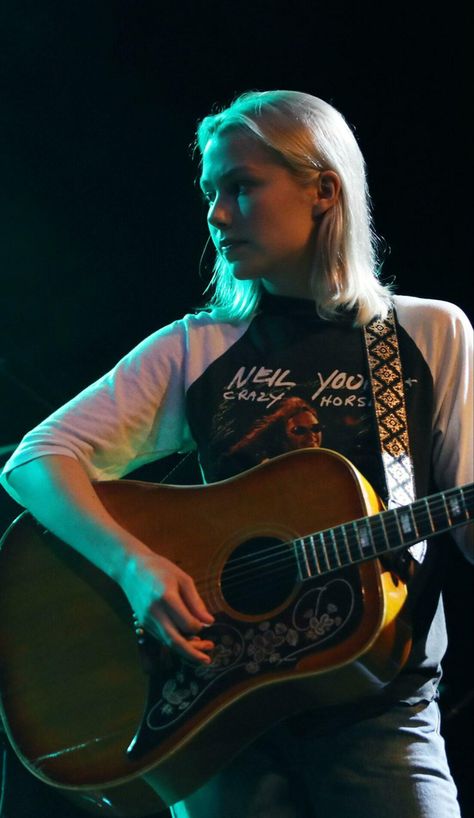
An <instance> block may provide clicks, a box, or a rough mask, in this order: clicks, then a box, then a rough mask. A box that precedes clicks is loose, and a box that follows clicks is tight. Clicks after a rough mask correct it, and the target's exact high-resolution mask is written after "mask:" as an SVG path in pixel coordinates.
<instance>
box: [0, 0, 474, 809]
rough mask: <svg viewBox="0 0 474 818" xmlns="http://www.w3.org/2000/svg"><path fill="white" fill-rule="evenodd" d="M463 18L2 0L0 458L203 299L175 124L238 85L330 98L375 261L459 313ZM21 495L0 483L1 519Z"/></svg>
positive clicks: (375, 8)
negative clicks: (365, 184)
mask: <svg viewBox="0 0 474 818" xmlns="http://www.w3.org/2000/svg"><path fill="white" fill-rule="evenodd" d="M466 5H467V4H466ZM466 13H467V12H466ZM467 37H468V24H467V18H465V17H464V15H463V13H462V7H461V6H458V5H456V4H455V3H450V4H449V6H446V5H444V6H442V7H441V8H439V9H436V8H434V7H432V6H429V5H428V4H427V5H426V6H424V5H421V4H416V5H415V6H412V5H408V4H407V5H397V6H396V7H395V6H388V5H384V6H383V7H381V4H380V5H379V4H377V3H373V4H370V3H368V2H365V3H342V2H333V3H332V4H330V5H329V4H328V3H326V2H324V3H319V2H301V1H300V0H292V2H283V3H281V4H279V5H277V4H276V3H275V2H269V0H267V1H266V2H254V3H245V2H244V3H238V2H229V0H219V2H216V0H208V2H202V1H201V2H198V1H197V2H189V1H187V0H184V2H180V3H179V4H178V5H176V7H174V8H172V7H170V6H169V5H163V4H162V3H160V2H156V1H155V2H153V0H144V1H143V2H140V0H129V2H125V0H115V1H114V0H97V2H75V3H72V2H67V1H66V2H64V0H63V2H57V1H56V0H42V2H36V3H33V2H30V3H24V2H21V0H17V2H10V3H8V2H7V3H2V4H1V6H0V38H1V40H0V66H1V70H2V95H1V102H0V117H1V126H0V162H1V168H0V171H1V173H0V180H1V182H0V213H1V218H0V271H1V276H2V287H1V291H0V292H1V310H2V311H1V319H2V320H1V323H0V336H1V341H0V394H1V401H0V421H1V423H0V452H1V455H2V460H0V463H1V462H3V461H4V460H5V459H6V456H7V452H8V450H9V449H10V447H11V446H13V445H14V444H15V443H16V442H17V441H18V440H19V439H20V438H21V436H22V435H23V433H24V432H25V431H26V430H27V429H29V428H30V427H31V426H32V425H34V424H35V423H36V422H38V421H39V420H40V419H41V418H42V417H43V416H44V415H45V414H47V413H48V412H49V411H50V410H52V409H54V408H55V407H57V406H58V405H60V404H61V403H63V402H64V401H65V400H66V399H67V398H69V397H71V396H72V395H74V394H75V393H76V392H77V391H78V390H79V389H80V388H82V387H83V386H85V385H86V384H88V383H89V382H90V381H91V380H93V379H95V378H96V377H97V376H99V375H100V374H102V373H103V372H104V371H105V370H106V369H108V368H110V366H112V364H113V363H115V361H116V360H117V359H118V357H120V356H121V355H122V354H123V353H125V352H126V351H127V350H128V349H129V348H130V347H131V346H132V345H134V344H135V343H137V342H138V341H139V340H141V339H142V338H143V337H144V336H145V335H147V334H148V333H150V332H152V331H153V330H154V329H156V328H157V327H159V326H161V325H163V324H165V323H167V322H169V321H170V320H172V319H174V318H176V317H179V316H180V315H182V313H183V312H185V311H188V310H190V309H192V308H193V307H194V306H195V305H196V304H198V303H199V301H200V298H201V292H202V289H203V287H204V284H205V280H204V281H203V280H202V279H200V278H199V274H198V266H199V264H198V262H199V257H200V255H201V252H202V248H203V245H204V242H205V239H206V228H205V223H204V212H203V209H202V205H201V202H200V198H199V196H198V194H197V191H196V186H195V184H194V180H195V177H196V175H197V172H198V169H197V164H196V162H195V161H194V160H193V159H192V155H191V150H190V144H191V142H192V140H193V136H194V130H195V126H196V122H197V120H198V119H199V118H201V117H203V116H204V115H206V114H207V113H208V112H209V110H210V109H211V107H212V106H213V105H214V104H215V103H217V104H225V103H228V102H229V101H230V100H231V99H232V98H233V97H234V96H235V95H236V94H238V93H240V92H242V91H244V90H248V89H251V88H254V89H259V90H263V89H268V88H293V89H297V90H303V91H306V92H309V93H313V94H316V95H318V96H321V97H323V98H325V99H326V100H328V101H329V102H331V103H332V104H334V105H335V106H336V107H337V108H338V109H339V110H341V111H342V112H343V113H344V115H345V116H346V118H347V119H348V121H349V122H350V123H351V124H352V125H353V127H354V128H355V132H356V135H357V138H358V140H359V143H360V145H361V148H362V151H363V153H364V155H365V158H366V160H367V164H368V169H369V184H370V189H371V193H372V198H373V203H374V209H375V223H376V228H377V232H378V233H379V235H381V236H383V238H384V240H385V244H386V248H387V250H386V259H385V265H384V273H385V275H386V276H387V277H389V278H391V277H395V278H396V280H397V282H398V291H399V292H404V293H409V294H412V295H424V296H429V297H434V298H441V299H445V300H449V301H454V302H456V303H457V304H459V305H460V306H461V307H463V308H464V309H465V311H466V312H467V313H468V314H469V315H470V317H471V319H472V302H471V300H470V292H471V288H470V287H469V286H468V284H467V271H468V270H470V264H471V258H470V248H471V242H472V229H471V225H470V222H468V219H470V216H471V213H470V211H469V208H468V207H467V205H468V201H469V202H470V200H471V198H472V197H471V192H470V190H469V185H470V182H471V177H470V174H469V173H468V168H469V166H470V162H469V158H470V154H469V150H470V148H469V147H468V137H469V136H470V126H468V119H469V117H468V111H467V106H466V96H467V83H466V80H465V77H466V74H467V72H468V69H469V67H470V66H468V58H467V53H468V48H467ZM167 465H168V464H164V465H163V466H159V467H158V466H157V467H156V477H157V479H159V478H160V477H161V476H162V470H163V468H164V467H165V466H166V467H167ZM17 512H18V508H17V507H16V506H15V504H14V503H13V502H11V501H10V500H9V498H8V497H6V495H4V494H3V493H2V495H1V497H0V524H1V527H2V529H3V528H5V527H6V525H7V524H8V522H9V521H10V520H11V519H12V518H13V517H14V516H15V514H16V513H17ZM450 565H451V567H450V569H449V571H448V573H447V576H446V582H445V586H446V587H445V597H446V605H447V613H448V623H449V630H450V639H451V642H450V648H449V652H448V655H447V657H446V663H445V680H444V684H443V688H442V698H441V704H442V708H443V712H444V717H445V727H444V732H445V735H446V739H447V742H448V751H449V755H450V760H451V764H452V768H453V772H454V774H455V777H456V779H457V782H458V786H459V788H460V794H461V800H462V802H463V807H464V815H465V818H468V815H470V814H471V810H472V796H471V791H470V787H471V769H470V768H471V763H470V759H471V758H472V749H473V748H472V738H471V733H472V729H471V728H472V710H473V703H472V647H471V638H470V628H471V619H472V613H473V606H472V590H473V572H472V569H471V568H470V567H469V566H468V565H467V563H465V562H464V561H463V560H462V559H461V558H460V557H459V555H458V554H457V552H456V551H455V549H453V551H452V558H451V561H450ZM13 765H14V762H12V765H11V781H10V782H8V781H7V784H8V789H9V793H8V798H7V804H8V810H9V811H8V813H7V815H8V818H17V816H18V817H19V816H21V818H23V815H25V816H26V815H27V814H28V815H38V816H39V815H40V813H41V815H42V814H43V813H42V812H41V809H42V807H41V804H42V803H43V800H42V799H43V798H45V797H46V796H43V794H42V792H41V791H37V789H36V786H35V787H34V788H33V789H32V790H31V795H30V794H29V790H28V783H27V782H28V780H29V777H27V779H24V777H23V774H22V773H21V772H20V771H19V770H17V769H16V768H14V767H13ZM15 788H16V792H15ZM28 799H30V801H31V799H33V802H34V804H35V806H34V807H31V805H30V806H28V804H27V802H28ZM33 802H32V803H33ZM22 804H23V806H22ZM44 809H46V808H44ZM54 809H57V810H58V812H57V814H58V815H60V816H66V815H68V813H67V810H66V807H63V806H61V807H59V806H58V807H57V808H56V807H54V806H53V807H51V806H49V807H48V815H52V814H53V813H52V812H51V810H54ZM22 810H26V811H25V812H22ZM402 818H405V816H403V817H402ZM406 818H409V816H406Z"/></svg>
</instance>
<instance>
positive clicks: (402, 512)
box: [393, 506, 421, 545]
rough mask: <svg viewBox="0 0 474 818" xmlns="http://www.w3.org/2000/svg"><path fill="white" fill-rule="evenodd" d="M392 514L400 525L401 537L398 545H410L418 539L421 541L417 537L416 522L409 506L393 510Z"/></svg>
mask: <svg viewBox="0 0 474 818" xmlns="http://www.w3.org/2000/svg"><path fill="white" fill-rule="evenodd" d="M393 512H394V513H395V514H396V515H397V519H398V521H399V523H400V530H401V535H402V541H401V543H400V545H411V544H412V543H414V542H416V541H417V540H418V539H421V537H419V535H418V530H417V527H416V521H415V518H414V516H413V512H412V510H411V508H410V506H402V508H397V509H393Z"/></svg>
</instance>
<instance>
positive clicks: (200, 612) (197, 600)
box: [180, 575, 214, 626]
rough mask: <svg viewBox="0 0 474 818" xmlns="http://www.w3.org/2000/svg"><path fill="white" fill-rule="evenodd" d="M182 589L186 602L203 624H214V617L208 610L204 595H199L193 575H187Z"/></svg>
mask: <svg viewBox="0 0 474 818" xmlns="http://www.w3.org/2000/svg"><path fill="white" fill-rule="evenodd" d="M180 590H181V594H182V597H183V600H184V603H185V604H186V605H187V606H188V608H189V610H190V611H191V613H193V614H194V616H196V617H197V618H198V619H199V621H200V622H201V626H204V625H212V623H213V622H214V617H213V615H212V614H211V613H210V611H208V610H207V608H206V606H205V604H204V601H203V599H202V597H200V596H199V594H198V591H197V588H196V585H195V583H194V580H193V579H192V577H190V576H188V575H185V576H184V577H183V579H182V581H181V583H180Z"/></svg>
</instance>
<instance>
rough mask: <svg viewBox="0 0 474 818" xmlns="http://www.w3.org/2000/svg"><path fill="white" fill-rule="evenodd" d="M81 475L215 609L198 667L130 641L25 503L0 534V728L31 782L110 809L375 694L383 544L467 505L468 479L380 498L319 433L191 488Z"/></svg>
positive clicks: (88, 568)
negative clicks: (208, 644) (302, 720)
mask: <svg viewBox="0 0 474 818" xmlns="http://www.w3.org/2000/svg"><path fill="white" fill-rule="evenodd" d="M95 490H96V492H97V494H98V495H99V497H100V499H101V500H102V502H103V503H104V505H105V506H106V507H107V509H108V510H109V511H110V513H111V514H112V516H113V517H114V518H115V519H116V520H117V521H118V522H119V523H120V524H121V525H122V526H123V527H124V528H125V529H127V530H129V531H130V532H132V533H133V534H134V535H135V536H137V537H139V538H140V539H141V540H142V541H143V542H145V543H146V544H147V545H148V546H150V548H151V549H153V550H154V551H156V552H157V553H160V554H163V555H165V556H166V557H168V558H169V559H171V560H173V561H174V562H176V563H177V564H178V565H179V566H180V567H181V568H183V569H184V570H185V571H186V572H187V573H189V574H191V576H193V578H194V579H195V581H196V584H197V587H198V589H199V591H200V593H201V595H202V597H203V599H204V601H205V603H206V605H207V606H208V608H209V610H210V611H211V612H212V613H213V615H214V616H215V624H214V625H213V626H212V627H211V628H210V629H209V632H208V633H209V638H211V639H213V641H214V642H215V645H216V647H215V650H214V652H213V654H212V663H211V664H210V665H206V666H201V665H199V666H198V665H195V664H191V663H189V662H186V661H184V660H183V659H181V658H180V657H178V656H177V655H176V654H174V653H172V652H170V651H169V650H167V649H166V648H165V647H163V646H162V645H161V644H159V643H158V642H156V641H155V640H154V639H152V638H151V637H146V636H145V638H139V636H137V632H136V622H135V621H134V616H133V611H132V610H131V608H130V606H129V604H128V602H127V600H126V599H125V596H124V595H123V593H122V591H121V590H120V589H119V588H118V586H117V585H116V584H114V582H112V581H111V580H110V579H109V578H108V577H106V576H105V575H104V574H102V572H100V571H99V570H98V569H96V568H94V567H93V566H92V565H91V564H90V563H89V562H87V561H86V560H85V559H83V558H82V557H81V556H79V555H78V554H77V553H76V552H75V551H74V550H73V549H72V548H70V547H69V546H67V545H66V544H64V543H63V542H61V541H60V540H58V539H57V538H56V537H54V536H53V535H52V534H51V533H49V532H48V531H45V530H44V528H43V527H42V526H41V525H40V524H39V523H38V522H37V521H36V520H35V519H33V517H32V516H31V515H30V514H29V513H27V512H24V513H23V514H21V515H20V517H18V519H17V520H16V521H15V522H14V523H13V524H12V525H11V526H10V528H9V529H8V531H7V532H6V534H5V535H4V537H3V540H2V543H1V551H0V622H1V628H0V656H1V659H0V661H1V665H0V691H1V712H2V719H3V722H4V727H5V730H6V732H7V734H8V737H9V740H10V742H11V744H12V746H13V748H14V750H15V752H16V753H17V755H18V756H19V758H20V759H21V760H22V761H23V763H24V764H25V766H26V767H27V768H28V769H29V770H30V771H31V772H32V773H33V774H35V775H36V776H38V777H39V778H40V779H41V780H42V781H43V782H46V783H47V784H50V785H52V786H54V787H57V788H59V789H60V790H61V791H62V792H63V793H64V794H66V795H68V796H69V797H71V798H73V799H75V800H76V801H77V802H78V803H79V804H81V805H82V806H83V808H84V809H86V810H88V811H90V812H92V813H95V814H97V815H114V816H142V815H149V814H150V813H152V812H157V811H159V810H160V809H166V808H167V806H168V805H170V804H172V803H174V802H175V801H177V800H180V799H182V798H183V797H185V796H186V795H187V794H189V793H190V792H191V791H192V790H194V789H195V788H197V787H199V786H200V785H202V784H203V783H204V782H205V781H206V779H207V778H209V777H210V776H211V775H212V774H214V773H215V772H216V771H217V770H218V769H219V768H221V767H222V766H223V765H224V764H225V763H226V762H228V761H229V760H230V759H231V758H232V757H233V756H234V755H235V754H236V753H237V752H238V751H239V750H241V749H242V748H243V747H245V745H246V744H248V743H250V742H251V741H252V740H253V739H254V738H255V737H256V736H258V735H259V734H261V733H262V732H263V731H264V730H266V729H267V728H268V727H270V726H271V725H272V724H274V723H275V722H277V721H278V720H280V719H283V718H286V717H289V716H291V715H292V714H295V713H297V712H301V711H305V710H308V709H312V708H313V709H314V708H319V707H327V706H331V705H335V704H339V703H344V702H351V701H357V700H359V699H363V698H364V697H366V696H369V695H376V694H377V692H379V691H381V690H382V689H383V688H384V687H385V686H386V685H387V684H388V683H389V682H390V681H391V680H392V679H393V678H394V677H395V676H396V675H397V674H398V673H399V671H400V669H401V668H402V667H403V665H404V663H405V662H406V659H407V657H408V654H409V651H410V645H411V631H410V624H409V613H408V607H409V606H408V604H407V599H408V594H407V585H406V583H405V582H404V581H403V579H402V578H401V576H399V575H398V574H397V572H396V571H395V569H394V567H393V566H394V565H395V564H396V561H395V560H394V559H393V558H390V555H392V554H396V553H397V552H399V551H400V549H406V548H407V547H408V546H410V545H412V544H414V543H416V542H418V541H420V540H424V539H426V538H428V537H431V536H433V535H435V534H438V533H441V532H443V531H447V530H449V529H451V528H454V527H456V526H459V525H464V524H466V523H467V522H469V521H470V520H472V517H473V507H474V488H473V484H470V485H468V486H464V487H461V488H454V489H450V490H448V491H444V492H440V493H438V494H435V495H433V496H431V497H428V498H425V499H422V500H417V501H416V502H414V503H412V504H411V505H409V506H404V507H401V508H397V509H390V510H384V509H383V506H382V504H381V502H380V500H379V499H378V497H377V495H376V494H375V492H374V491H373V489H372V488H371V486H370V485H369V483H368V482H367V481H366V480H365V479H364V478H363V477H362V475H361V474H360V473H359V472H358V471H357V470H356V469H355V468H354V466H352V465H351V463H350V462H349V461H348V460H346V459H345V458H344V457H342V456H341V455H338V454H336V453H335V452H331V451H329V450H325V449H311V450H310V449H305V450H301V451H298V452H291V453H289V454H285V455H281V456H280V457H277V458H275V459H273V460H271V461H269V462H267V463H265V464H262V465H260V466H257V467H255V468H253V469H251V470H250V471H248V472H245V473H243V474H241V475H239V476H237V477H235V478H231V479H229V480H225V481H222V482H220V483H215V484H211V485H208V486H190V487H182V486H171V485H161V484H159V485H155V484H151V483H144V482H138V481H134V480H117V481H111V482H103V483H96V484H95ZM387 558H388V559H387Z"/></svg>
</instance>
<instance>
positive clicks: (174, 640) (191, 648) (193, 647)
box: [149, 613, 215, 664]
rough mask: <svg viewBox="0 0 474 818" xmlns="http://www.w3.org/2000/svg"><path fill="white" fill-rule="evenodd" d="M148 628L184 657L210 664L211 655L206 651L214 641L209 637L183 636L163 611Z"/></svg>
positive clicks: (212, 645) (210, 648)
mask: <svg viewBox="0 0 474 818" xmlns="http://www.w3.org/2000/svg"><path fill="white" fill-rule="evenodd" d="M149 630H150V631H151V632H152V633H154V634H155V635H156V636H157V638H158V639H160V641H162V642H163V644H165V645H166V646H167V647H169V648H170V649H171V650H174V651H176V652H177V653H178V654H180V655H181V656H182V657H183V658H185V659H188V660H189V659H190V660H191V661H197V662H204V663H205V664H210V662H211V661H212V660H211V657H210V656H209V655H208V653H207V651H211V650H213V648H214V647H215V646H214V643H213V642H212V641H211V640H210V639H201V638H200V637H199V636H193V637H191V638H189V637H186V636H183V634H182V633H180V632H179V630H178V629H177V628H176V626H175V625H174V623H173V621H172V620H171V618H170V617H169V616H167V615H166V614H165V613H162V614H161V616H160V618H159V619H155V620H154V622H153V623H150V627H149Z"/></svg>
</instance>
